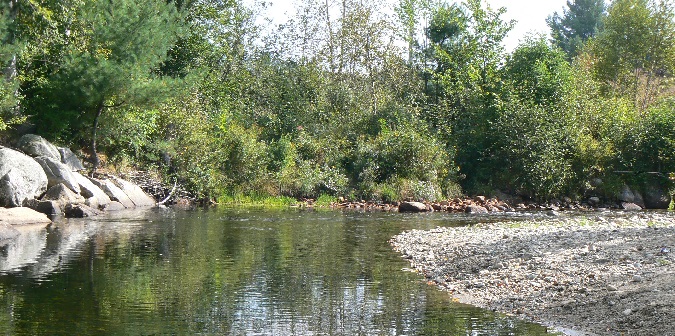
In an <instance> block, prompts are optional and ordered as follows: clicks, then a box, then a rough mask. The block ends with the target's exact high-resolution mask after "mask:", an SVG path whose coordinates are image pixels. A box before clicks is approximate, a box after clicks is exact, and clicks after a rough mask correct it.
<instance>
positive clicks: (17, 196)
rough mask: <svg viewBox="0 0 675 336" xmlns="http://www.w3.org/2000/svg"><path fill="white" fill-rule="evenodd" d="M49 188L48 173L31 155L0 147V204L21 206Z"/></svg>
mask: <svg viewBox="0 0 675 336" xmlns="http://www.w3.org/2000/svg"><path fill="white" fill-rule="evenodd" d="M46 190H47V175H46V174H45V172H44V170H43V169H42V167H41V166H40V165H39V164H38V163H37V162H36V161H35V160H33V159H32V158H31V157H29V156H27V155H25V154H23V153H20V152H17V151H15V150H12V149H9V148H0V206H7V207H19V206H23V204H24V203H25V202H26V201H28V200H31V199H34V198H37V197H39V196H40V195H41V194H42V193H44V192H45V191H46Z"/></svg>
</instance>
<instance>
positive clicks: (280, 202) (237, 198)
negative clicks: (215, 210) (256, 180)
mask: <svg viewBox="0 0 675 336" xmlns="http://www.w3.org/2000/svg"><path fill="white" fill-rule="evenodd" d="M297 203H298V201H297V200H295V199H294V198H292V197H287V196H270V195H264V194H250V195H244V194H234V195H223V196H221V197H219V198H218V204H220V205H236V206H266V207H288V206H291V205H295V204H297Z"/></svg>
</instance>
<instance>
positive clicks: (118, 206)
mask: <svg viewBox="0 0 675 336" xmlns="http://www.w3.org/2000/svg"><path fill="white" fill-rule="evenodd" d="M124 209H126V208H125V207H124V205H122V203H120V202H117V201H112V202H110V203H108V204H106V205H104V206H103V210H104V211H121V210H124Z"/></svg>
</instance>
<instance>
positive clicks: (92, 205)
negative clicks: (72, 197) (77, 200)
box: [84, 197, 101, 209]
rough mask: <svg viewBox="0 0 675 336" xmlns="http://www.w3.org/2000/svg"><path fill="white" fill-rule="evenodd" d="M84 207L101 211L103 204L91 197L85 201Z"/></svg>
mask: <svg viewBox="0 0 675 336" xmlns="http://www.w3.org/2000/svg"><path fill="white" fill-rule="evenodd" d="M84 205H86V206H88V207H90V208H94V209H100V208H101V204H99V203H98V199H97V198H96V197H89V198H87V199H86V200H85V201H84Z"/></svg>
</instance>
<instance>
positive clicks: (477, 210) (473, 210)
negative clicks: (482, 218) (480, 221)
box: [464, 205, 488, 214]
mask: <svg viewBox="0 0 675 336" xmlns="http://www.w3.org/2000/svg"><path fill="white" fill-rule="evenodd" d="M464 212H466V213H470V214H486V213H488V209H486V208H485V207H482V206H478V205H469V206H467V207H466V210H464Z"/></svg>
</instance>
